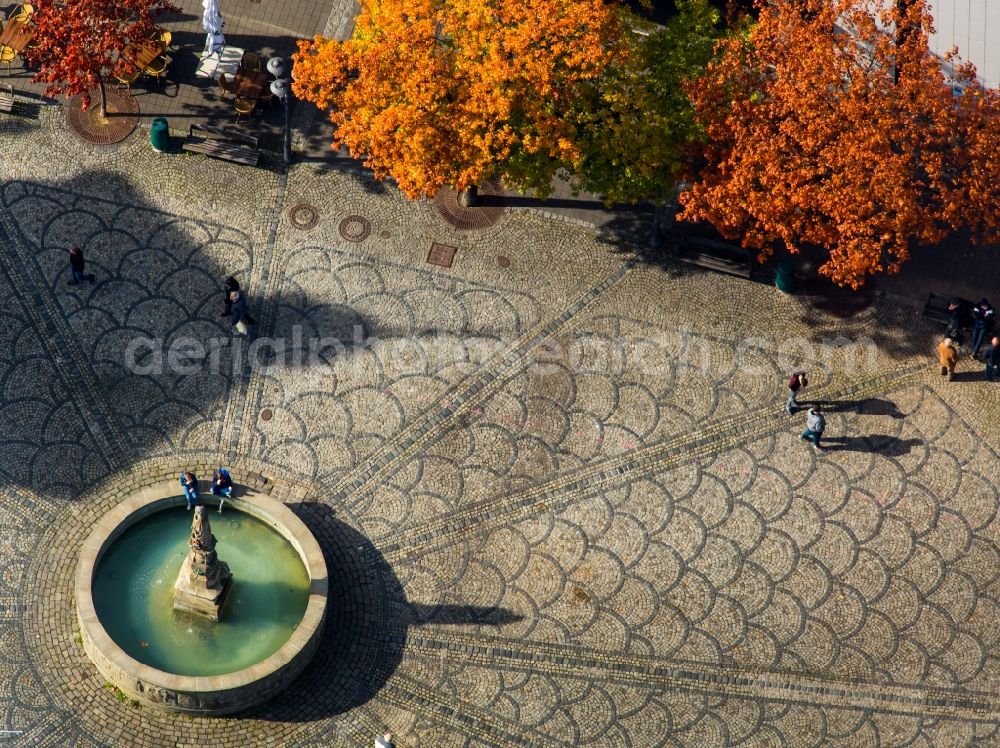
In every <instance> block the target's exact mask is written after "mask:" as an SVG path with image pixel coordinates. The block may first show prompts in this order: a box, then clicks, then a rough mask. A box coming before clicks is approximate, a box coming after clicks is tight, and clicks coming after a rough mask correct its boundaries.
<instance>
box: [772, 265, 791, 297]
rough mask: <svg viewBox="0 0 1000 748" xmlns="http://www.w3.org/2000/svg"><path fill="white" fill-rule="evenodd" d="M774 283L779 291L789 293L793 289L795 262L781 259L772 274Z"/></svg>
mask: <svg viewBox="0 0 1000 748" xmlns="http://www.w3.org/2000/svg"><path fill="white" fill-rule="evenodd" d="M774 285H775V286H777V287H778V290H779V291H784V292H785V293H791V292H792V291H794V290H795V263H794V262H792V261H791V260H782V261H781V262H779V263H778V271H777V272H776V273H775V274H774Z"/></svg>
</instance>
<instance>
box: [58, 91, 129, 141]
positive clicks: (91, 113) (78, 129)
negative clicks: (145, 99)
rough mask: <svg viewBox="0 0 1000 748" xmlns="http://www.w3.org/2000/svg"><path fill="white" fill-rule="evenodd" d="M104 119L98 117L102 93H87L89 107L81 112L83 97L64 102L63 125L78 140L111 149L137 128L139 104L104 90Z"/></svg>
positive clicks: (79, 95)
mask: <svg viewBox="0 0 1000 748" xmlns="http://www.w3.org/2000/svg"><path fill="white" fill-rule="evenodd" d="M104 92H105V95H106V100H107V116H105V117H102V116H101V113H100V112H101V93H100V91H98V90H97V89H96V88H95V89H94V90H93V91H91V92H90V106H89V107H88V108H87V111H83V94H77V95H76V96H74V97H72V98H71V99H70V100H69V101H68V102H66V124H68V125H69V129H70V130H72V131H73V133H74V134H76V136H77V137H78V138H80V140H82V141H84V142H85V143H95V144H97V145H111V144H112V143H120V142H121V141H123V140H125V138H127V137H128V136H129V135H131V134H132V132H133V131H134V130H135V126H136V125H137V124H139V104H138V103H136V100H135V99H133V98H132V97H131V96H128V95H127V94H125V93H122V92H121V91H118V90H116V89H114V88H105V89H104Z"/></svg>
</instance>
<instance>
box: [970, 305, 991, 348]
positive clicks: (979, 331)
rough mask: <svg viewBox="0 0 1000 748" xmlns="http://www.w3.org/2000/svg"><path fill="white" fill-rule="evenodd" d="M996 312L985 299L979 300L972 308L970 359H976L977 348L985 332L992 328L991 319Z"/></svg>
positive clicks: (981, 342)
mask: <svg viewBox="0 0 1000 748" xmlns="http://www.w3.org/2000/svg"><path fill="white" fill-rule="evenodd" d="M995 316H996V310H995V309H994V308H993V307H992V306H991V305H990V302H988V301H987V300H986V299H980V300H979V303H978V304H976V305H975V306H974V307H972V357H973V358H976V357H977V355H978V354H979V348H980V346H981V345H982V344H983V338H985V337H986V332H987V331H988V330H989V329H990V328H991V327H992V326H993V318H994V317H995Z"/></svg>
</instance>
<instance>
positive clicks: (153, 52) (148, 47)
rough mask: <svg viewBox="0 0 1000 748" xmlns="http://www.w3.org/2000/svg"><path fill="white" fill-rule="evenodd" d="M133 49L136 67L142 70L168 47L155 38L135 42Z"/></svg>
mask: <svg viewBox="0 0 1000 748" xmlns="http://www.w3.org/2000/svg"><path fill="white" fill-rule="evenodd" d="M131 49H132V51H133V52H134V53H135V64H136V67H138V68H139V69H140V70H144V69H145V68H147V67H149V63H151V62H152V61H153V60H155V59H156V58H157V57H158V56H159V55H161V54H163V51H164V50H165V49H166V47H165V46H164V45H163V42H161V41H159V40H156V39H154V40H151V41H148V42H142V43H141V44H133V45H132V46H131Z"/></svg>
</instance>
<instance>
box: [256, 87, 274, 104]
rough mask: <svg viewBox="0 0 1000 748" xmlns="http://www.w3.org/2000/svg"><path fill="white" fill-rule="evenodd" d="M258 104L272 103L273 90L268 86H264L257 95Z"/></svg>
mask: <svg viewBox="0 0 1000 748" xmlns="http://www.w3.org/2000/svg"><path fill="white" fill-rule="evenodd" d="M257 103H258V104H273V103H274V92H273V91H272V90H271V89H270V88H265V89H264V90H263V91H261V93H260V96H258V97H257Z"/></svg>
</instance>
